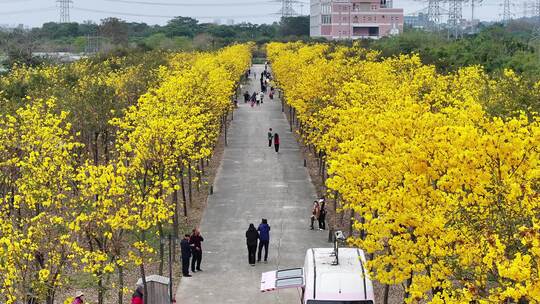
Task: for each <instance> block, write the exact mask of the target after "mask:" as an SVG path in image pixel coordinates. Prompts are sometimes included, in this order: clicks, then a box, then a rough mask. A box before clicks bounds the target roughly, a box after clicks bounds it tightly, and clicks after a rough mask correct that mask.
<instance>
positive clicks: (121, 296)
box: [118, 265, 124, 304]
mask: <svg viewBox="0 0 540 304" xmlns="http://www.w3.org/2000/svg"><path fill="white" fill-rule="evenodd" d="M123 302H124V267H123V266H121V265H118V304H122V303H123Z"/></svg>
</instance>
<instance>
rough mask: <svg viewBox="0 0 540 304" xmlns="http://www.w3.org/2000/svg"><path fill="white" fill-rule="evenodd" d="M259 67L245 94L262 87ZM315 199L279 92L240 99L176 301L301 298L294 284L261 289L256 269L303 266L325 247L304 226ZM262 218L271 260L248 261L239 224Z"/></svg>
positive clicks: (204, 303)
mask: <svg viewBox="0 0 540 304" xmlns="http://www.w3.org/2000/svg"><path fill="white" fill-rule="evenodd" d="M263 69H264V66H263V65H255V66H254V67H253V68H252V71H255V72H256V73H258V75H259V76H258V77H257V79H254V78H253V77H252V78H251V80H250V85H249V92H250V93H253V91H254V90H257V91H260V82H259V77H260V73H261V71H262V70H263ZM244 89H245V88H244ZM242 93H243V92H242ZM270 127H271V128H273V130H274V132H277V133H278V134H279V135H280V141H281V146H280V151H279V154H276V152H275V151H274V149H273V147H272V148H269V147H268V140H267V132H268V128H270ZM315 198H316V192H315V189H314V187H313V185H312V183H311V181H310V178H309V176H308V172H307V170H306V168H304V167H303V159H302V155H301V151H300V146H299V145H298V143H297V142H296V140H295V139H294V137H293V134H292V133H291V132H290V131H289V125H288V122H287V120H286V118H285V115H284V114H283V113H282V112H281V101H280V100H279V98H278V97H277V96H275V97H274V100H273V101H271V100H270V98H269V97H268V94H267V95H266V97H265V101H264V104H263V105H261V106H259V107H253V108H251V107H250V106H249V103H248V104H245V103H244V100H243V98H239V108H238V109H237V110H236V111H235V112H234V121H233V122H232V123H231V126H230V129H229V132H228V147H226V148H225V152H224V155H223V161H222V163H221V166H220V168H219V169H218V172H217V176H216V180H215V184H214V194H213V195H211V196H210V197H209V198H208V207H207V209H206V211H205V214H204V216H203V220H202V223H201V233H202V235H203V236H204V239H205V241H204V243H203V244H202V248H203V258H202V266H201V268H202V269H203V272H198V273H195V274H194V275H193V277H191V278H184V279H182V282H181V284H180V286H179V288H178V291H177V295H176V302H177V303H182V304H215V303H236V304H243V303H246V304H247V303H257V304H269V303H299V302H300V300H299V297H300V295H299V293H298V291H297V290H285V291H281V292H273V293H261V292H260V291H259V285H260V276H261V273H262V272H265V271H270V270H275V269H278V268H279V269H282V268H288V267H295V266H303V262H304V255H305V252H306V250H307V249H308V248H311V247H329V246H331V245H330V244H328V243H326V242H325V240H326V239H327V236H328V235H327V233H325V232H323V231H312V230H309V215H310V212H311V206H312V202H313V200H314V199H315ZM263 217H264V218H267V219H268V223H269V224H270V226H271V228H272V230H271V236H270V249H269V250H270V255H269V258H268V259H269V263H268V264H263V263H261V264H257V266H255V267H252V266H250V265H249V264H248V257H247V248H246V241H245V231H246V230H247V228H248V226H249V223H253V224H255V226H256V227H257V226H258V224H259V223H260V221H261V218H263Z"/></svg>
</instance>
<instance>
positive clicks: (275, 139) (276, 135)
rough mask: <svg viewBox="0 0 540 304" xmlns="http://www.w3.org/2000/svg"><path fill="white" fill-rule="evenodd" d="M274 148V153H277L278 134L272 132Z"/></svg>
mask: <svg viewBox="0 0 540 304" xmlns="http://www.w3.org/2000/svg"><path fill="white" fill-rule="evenodd" d="M274 148H275V149H276V153H279V134H277V133H276V134H274Z"/></svg>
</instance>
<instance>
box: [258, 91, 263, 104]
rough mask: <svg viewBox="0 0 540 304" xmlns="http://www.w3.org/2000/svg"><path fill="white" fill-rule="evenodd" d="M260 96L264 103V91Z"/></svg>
mask: <svg viewBox="0 0 540 304" xmlns="http://www.w3.org/2000/svg"><path fill="white" fill-rule="evenodd" d="M259 98H260V99H261V103H264V92H260V93H259Z"/></svg>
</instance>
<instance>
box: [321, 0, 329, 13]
mask: <svg viewBox="0 0 540 304" xmlns="http://www.w3.org/2000/svg"><path fill="white" fill-rule="evenodd" d="M331 12H332V7H331V6H330V4H328V3H326V4H323V5H322V7H321V14H330V13H331Z"/></svg>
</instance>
